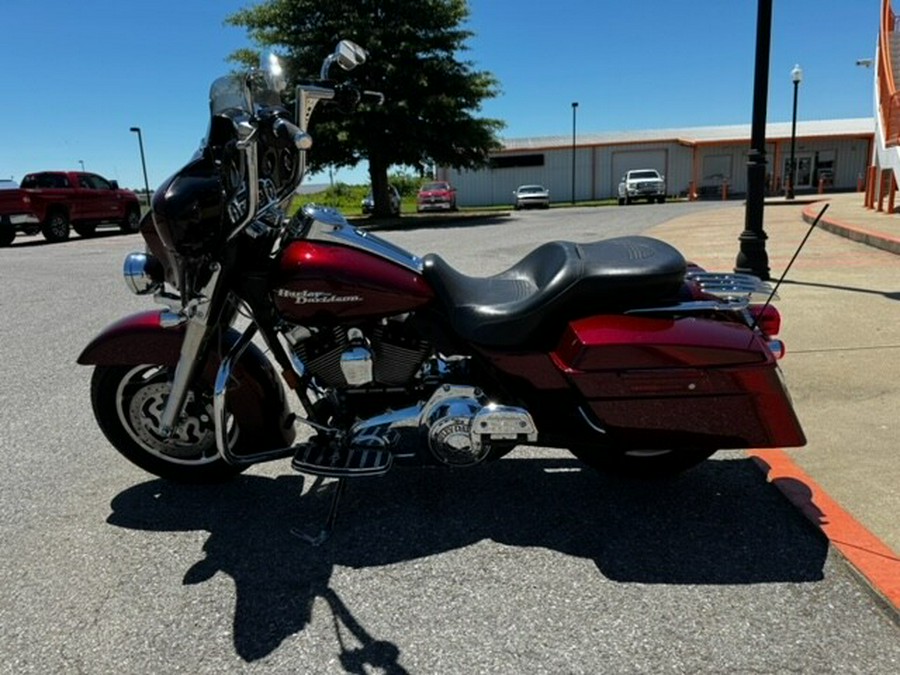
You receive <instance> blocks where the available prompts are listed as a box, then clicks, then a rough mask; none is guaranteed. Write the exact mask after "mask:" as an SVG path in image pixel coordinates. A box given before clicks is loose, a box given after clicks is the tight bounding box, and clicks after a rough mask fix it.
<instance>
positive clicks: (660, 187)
mask: <svg viewBox="0 0 900 675" xmlns="http://www.w3.org/2000/svg"><path fill="white" fill-rule="evenodd" d="M635 199H646V200H647V202H649V203H653V201H654V200H655V201H657V202H659V203H660V204H662V203H663V202H665V201H666V178H665V176H661V175H659V171H657V170H656V169H632V170H631V171H626V172H625V175H624V176H622V178H621V180H620V181H619V206H622V205H623V204H630V203H631V202H633V201H634V200H635Z"/></svg>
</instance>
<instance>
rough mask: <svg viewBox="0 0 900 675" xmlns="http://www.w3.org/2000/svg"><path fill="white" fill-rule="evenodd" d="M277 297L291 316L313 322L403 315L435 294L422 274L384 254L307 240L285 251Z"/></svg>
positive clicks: (289, 317)
mask: <svg viewBox="0 0 900 675" xmlns="http://www.w3.org/2000/svg"><path fill="white" fill-rule="evenodd" d="M273 297H274V300H275V306H276V307H277V308H278V311H279V312H280V313H281V314H282V315H283V316H285V318H287V319H290V320H293V321H297V322H300V323H306V324H312V323H332V322H334V321H335V320H349V319H365V318H378V317H381V316H392V315H394V314H402V313H404V312H409V311H412V310H414V309H418V308H419V307H422V306H424V305H426V304H428V303H429V302H431V300H432V299H433V298H434V293H433V292H432V290H431V287H430V286H429V285H428V283H427V282H426V281H425V279H424V278H423V277H422V275H421V274H418V273H416V272H414V271H413V270H410V269H407V268H405V267H403V266H402V265H398V264H397V263H394V262H391V261H389V260H387V259H385V258H382V257H380V256H378V255H375V254H372V253H368V252H366V251H363V250H360V249H357V248H353V247H350V246H342V245H340V244H333V243H325V242H314V241H307V240H304V241H296V242H294V243H292V244H290V245H289V246H288V247H287V248H286V249H285V250H284V252H283V254H282V256H281V260H280V261H279V264H278V271H277V276H276V279H275V285H274V289H273Z"/></svg>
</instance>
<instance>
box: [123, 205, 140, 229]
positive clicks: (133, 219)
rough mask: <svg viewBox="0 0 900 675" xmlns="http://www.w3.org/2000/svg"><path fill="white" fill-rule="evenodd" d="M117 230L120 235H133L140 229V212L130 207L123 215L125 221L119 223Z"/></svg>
mask: <svg viewBox="0 0 900 675" xmlns="http://www.w3.org/2000/svg"><path fill="white" fill-rule="evenodd" d="M119 229H120V230H122V234H134V233H136V232H137V231H138V230H140V229H141V210H140V209H139V208H137V207H131V208H129V209H128V211H127V212H126V213H125V219H124V220H123V221H122V222H121V223H119Z"/></svg>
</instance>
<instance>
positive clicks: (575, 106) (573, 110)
mask: <svg viewBox="0 0 900 675" xmlns="http://www.w3.org/2000/svg"><path fill="white" fill-rule="evenodd" d="M577 109H578V101H572V206H574V205H575V111H576V110H577Z"/></svg>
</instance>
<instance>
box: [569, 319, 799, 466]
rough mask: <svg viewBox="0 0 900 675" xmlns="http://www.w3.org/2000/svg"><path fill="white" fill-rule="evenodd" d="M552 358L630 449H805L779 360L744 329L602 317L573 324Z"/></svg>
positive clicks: (719, 324)
mask: <svg viewBox="0 0 900 675" xmlns="http://www.w3.org/2000/svg"><path fill="white" fill-rule="evenodd" d="M551 357H552V359H553V360H554V362H555V363H556V365H557V367H558V368H559V369H560V371H562V373H564V375H565V376H566V377H567V378H568V380H569V381H570V382H571V383H572V384H573V385H574V386H575V387H576V389H577V390H578V391H579V393H580V394H581V395H582V396H583V397H584V401H585V402H586V403H587V406H588V408H589V409H590V413H591V414H592V415H593V418H594V421H596V422H597V423H598V425H599V426H602V427H603V428H605V429H607V431H608V432H609V434H610V436H612V437H615V436H617V435H618V434H619V433H621V434H622V436H623V437H627V438H628V444H629V445H631V446H632V447H641V448H647V449H652V448H661V449H662V448H673V447H709V448H720V449H725V448H773V447H797V446H802V445H805V443H806V438H805V436H804V434H803V430H802V429H801V426H800V422H799V421H798V419H797V417H796V415H795V413H794V410H793V407H792V406H791V403H790V399H789V397H788V394H787V391H786V389H785V387H784V384H783V383H782V381H781V378H780V373H779V370H778V366H777V363H776V361H775V359H774V357H773V356H772V354H771V352H770V351H769V349H768V348H767V347H766V345H765V343H764V342H763V340H762V338H761V337H760V336H759V335H758V334H756V333H752V332H751V331H749V330H748V329H747V327H746V326H742V325H740V324H736V323H735V324H732V323H726V322H722V321H714V320H709V319H703V318H696V317H684V318H679V319H672V318H646V317H635V316H621V315H606V316H595V317H589V318H586V319H582V320H578V321H573V322H571V323H570V324H569V325H568V327H567V329H566V332H565V334H564V336H563V338H562V339H561V340H560V342H559V345H558V347H557V348H556V350H555V351H554V352H553V353H552V354H551Z"/></svg>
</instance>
